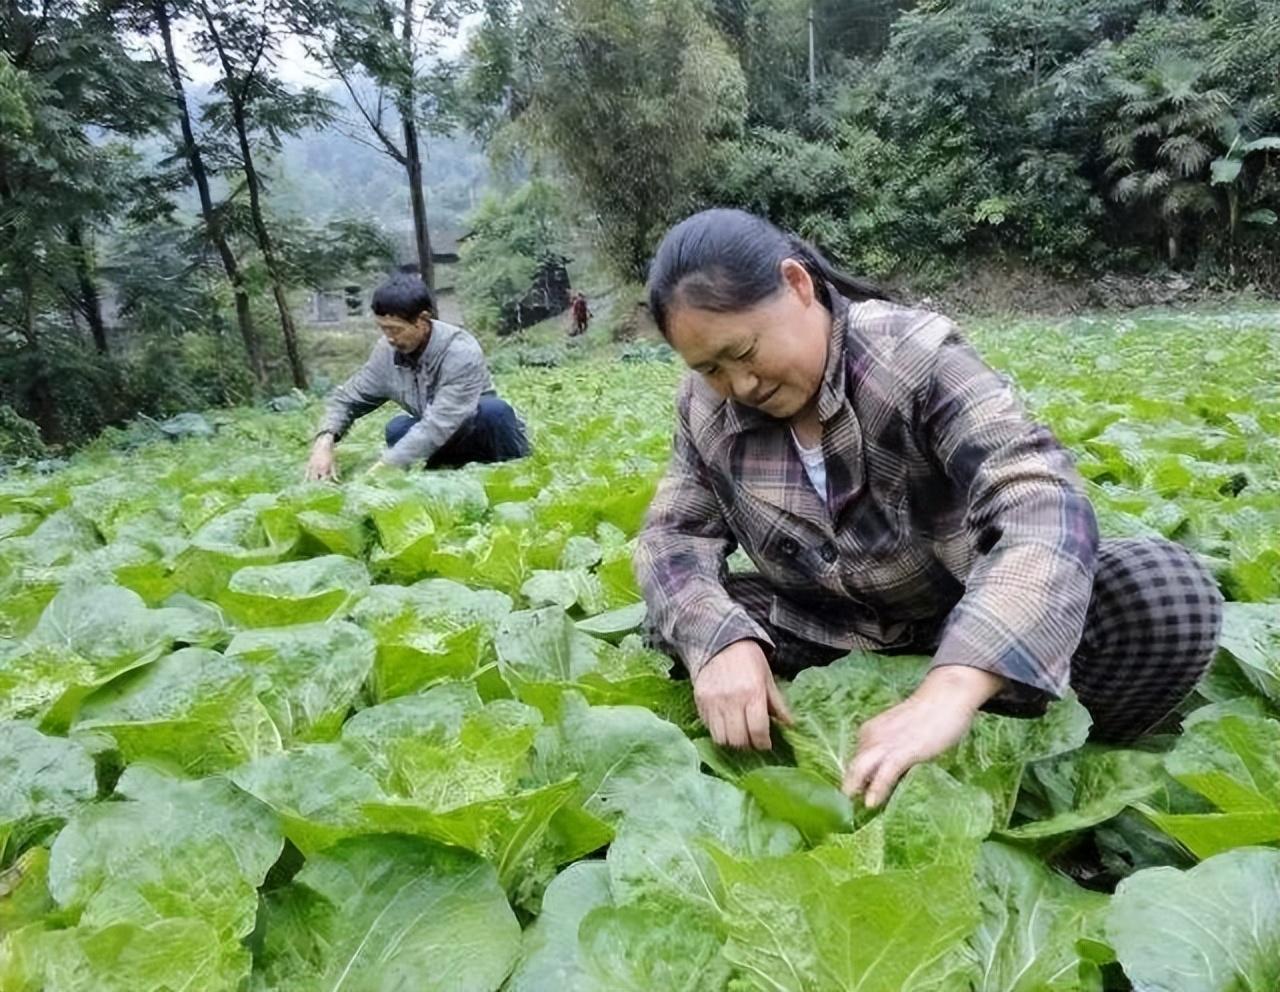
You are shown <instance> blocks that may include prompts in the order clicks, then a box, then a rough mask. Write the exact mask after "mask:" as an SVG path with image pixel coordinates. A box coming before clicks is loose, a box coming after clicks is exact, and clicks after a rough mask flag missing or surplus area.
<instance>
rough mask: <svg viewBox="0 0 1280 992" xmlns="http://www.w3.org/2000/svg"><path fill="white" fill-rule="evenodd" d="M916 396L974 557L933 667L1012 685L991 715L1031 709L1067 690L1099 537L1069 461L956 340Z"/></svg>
mask: <svg viewBox="0 0 1280 992" xmlns="http://www.w3.org/2000/svg"><path fill="white" fill-rule="evenodd" d="M927 379H928V381H927V383H926V384H925V385H924V387H923V388H922V391H921V395H920V396H919V404H918V406H917V411H918V416H919V418H920V420H919V425H918V426H919V428H920V430H921V433H922V435H923V438H924V439H925V443H926V444H927V445H928V446H929V449H930V451H931V452H932V454H933V457H934V458H935V459H936V460H937V462H938V463H939V465H940V466H941V468H942V470H943V471H944V472H945V474H946V476H947V477H948V479H950V481H951V482H952V484H953V485H955V486H957V487H959V489H960V491H961V492H964V493H967V511H966V515H965V527H966V529H967V531H968V532H969V534H970V537H971V540H972V541H973V544H974V546H975V548H976V549H977V552H978V556H977V559H976V561H975V563H974V565H973V567H972V570H971V571H970V573H969V575H968V578H967V579H966V583H965V592H964V595H963V596H962V597H961V599H960V601H959V603H958V604H957V605H956V606H955V608H954V609H953V610H952V612H951V614H950V615H949V616H948V618H947V621H946V625H945V627H944V630H943V633H942V638H941V641H940V643H939V646H938V649H937V651H936V653H935V655H934V662H933V663H934V665H935V666H940V665H969V666H972V667H975V668H980V669H983V670H985V671H988V672H992V673H994V674H997V675H1000V676H1003V677H1004V678H1005V679H1006V680H1007V682H1006V685H1005V687H1004V688H1003V689H1002V690H1001V692H1000V693H999V694H998V695H997V696H996V697H994V698H993V699H992V700H991V704H990V705H989V706H988V708H990V709H993V710H997V711H1000V710H1006V711H1010V712H1021V711H1027V710H1036V709H1039V708H1041V707H1043V705H1044V704H1045V703H1046V702H1047V701H1048V700H1050V699H1055V698H1058V697H1060V696H1061V695H1062V693H1063V691H1064V690H1065V689H1066V687H1067V685H1068V677H1069V674H1070V662H1071V656H1072V654H1073V653H1074V651H1075V649H1076V646H1077V644H1078V643H1079V640H1080V637H1081V634H1082V632H1083V629H1084V622H1085V614H1086V611H1087V610H1088V606H1089V599H1090V595H1091V593H1092V588H1093V572H1094V562H1095V557H1096V554H1097V547H1098V527H1097V521H1096V518H1095V516H1094V512H1093V507H1092V506H1091V505H1090V504H1089V500H1088V498H1087V497H1086V496H1085V493H1084V487H1083V484H1082V483H1081V481H1080V477H1079V475H1078V474H1077V472H1076V470H1075V466H1074V464H1073V462H1072V459H1071V456H1070V455H1069V454H1068V452H1067V451H1066V450H1065V449H1064V448H1063V447H1062V445H1061V444H1060V443H1059V442H1058V441H1057V439H1056V438H1054V436H1053V435H1052V434H1051V433H1050V432H1049V431H1048V430H1047V429H1046V428H1044V427H1041V426H1039V425H1037V424H1035V423H1033V422H1032V421H1031V420H1029V419H1028V418H1027V416H1026V415H1025V413H1024V411H1023V409H1022V406H1021V404H1020V403H1019V401H1018V399H1017V397H1016V396H1015V395H1014V392H1013V389H1012V388H1011V386H1010V384H1009V383H1008V382H1007V381H1006V380H1005V379H1004V378H1002V377H1001V376H999V375H997V374H996V373H995V372H993V371H992V370H991V369H990V368H989V367H988V366H987V365H986V364H985V363H984V362H983V361H982V359H981V358H979V357H978V355H977V354H976V353H975V352H974V351H973V349H971V348H970V347H969V346H968V345H967V344H966V343H965V342H964V341H963V340H962V339H961V338H960V336H959V335H958V334H957V333H955V331H954V328H953V329H952V331H951V333H950V334H948V336H947V337H946V338H945V339H944V340H943V341H942V343H941V345H940V347H939V348H938V349H937V351H936V353H935V361H934V363H933V366H932V369H931V374H930V375H929V376H928V377H927Z"/></svg>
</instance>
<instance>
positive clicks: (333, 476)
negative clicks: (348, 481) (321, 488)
mask: <svg viewBox="0 0 1280 992" xmlns="http://www.w3.org/2000/svg"><path fill="white" fill-rule="evenodd" d="M305 478H306V480H307V481H308V482H337V481H338V466H337V464H336V463H335V462H334V459H333V435H332V434H321V435H320V436H319V437H318V438H316V442H315V444H313V445H312V446H311V458H310V459H309V460H308V461H307V471H306V475H305Z"/></svg>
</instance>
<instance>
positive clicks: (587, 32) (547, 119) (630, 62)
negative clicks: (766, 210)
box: [510, 0, 746, 279]
mask: <svg viewBox="0 0 1280 992" xmlns="http://www.w3.org/2000/svg"><path fill="white" fill-rule="evenodd" d="M514 30H515V33H516V37H517V39H518V42H517V45H518V47H519V50H520V53H521V60H522V61H521V65H520V66H519V67H518V70H517V71H515V72H514V73H513V77H512V79H511V82H510V85H511V86H512V88H513V89H514V90H515V91H516V93H517V94H518V97H517V99H518V100H519V102H520V104H521V111H522V113H521V116H520V118H519V119H520V122H521V125H522V127H525V128H527V133H528V134H529V135H530V136H531V138H532V139H533V140H534V141H536V142H537V143H538V144H539V145H540V146H542V147H545V148H547V149H548V150H550V151H552V152H553V153H554V154H555V155H556V156H557V158H558V159H559V161H560V163H561V164H562V166H563V168H564V170H565V171H566V172H567V174H568V175H569V176H571V177H572V179H573V180H574V183H575V185H576V189H577V190H578V191H580V194H581V196H582V197H583V199H584V201H585V203H586V205H587V206H588V207H589V208H590V209H591V211H592V212H593V213H594V214H595V215H596V216H597V217H598V218H599V220H600V227H599V232H600V239H601V244H602V246H603V247H604V249H605V251H606V252H607V254H608V255H609V257H610V259H611V260H612V262H613V264H614V266H615V267H616V268H617V270H618V271H619V272H620V273H622V274H624V275H626V276H629V277H630V278H633V279H643V278H644V275H645V268H646V265H647V262H648V258H649V254H650V252H651V251H652V249H653V247H654V245H655V244H656V242H657V239H658V237H659V236H660V235H661V233H662V230H663V229H664V228H665V226H666V225H667V224H668V223H669V222H670V221H671V220H673V219H675V218H676V217H677V216H678V215H679V213H681V212H682V211H681V207H682V206H683V205H684V203H685V202H686V197H687V193H688V192H689V191H690V190H691V184H692V182H693V180H694V177H695V173H696V171H697V170H698V169H700V168H701V167H702V165H703V161H702V160H703V157H704V155H705V153H706V150H707V148H708V143H709V142H710V141H712V140H713V139H715V138H717V137H721V136H724V135H728V134H733V133H735V132H736V131H737V130H738V129H739V127H740V126H741V122H742V119H743V114H744V112H745V109H746V108H745V85H744V81H743V77H742V71H741V68H740V66H739V64H738V61H737V59H736V58H734V57H733V55H732V54H731V52H730V51H729V48H728V46H727V45H726V44H725V42H724V41H723V40H722V38H721V36H720V35H719V33H718V32H717V31H716V29H715V27H714V26H713V25H712V24H711V23H710V21H709V20H708V19H707V17H706V14H705V11H704V9H703V8H702V6H701V5H700V4H697V3H693V2H690V0H662V2H657V3H650V2H646V0H633V2H627V3H611V2H605V0H579V2H575V3H572V4H568V5H561V4H553V3H544V2H542V0H536V2H530V3H526V4H524V5H523V7H522V10H521V13H520V15H519V19H518V21H517V23H516V24H515V25H514Z"/></svg>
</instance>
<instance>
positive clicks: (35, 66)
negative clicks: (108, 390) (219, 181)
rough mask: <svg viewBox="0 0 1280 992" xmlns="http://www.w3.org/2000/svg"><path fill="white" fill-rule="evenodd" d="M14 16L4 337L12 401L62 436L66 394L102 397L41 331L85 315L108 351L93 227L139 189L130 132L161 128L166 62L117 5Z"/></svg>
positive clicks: (2, 161) (1, 225)
mask: <svg viewBox="0 0 1280 992" xmlns="http://www.w3.org/2000/svg"><path fill="white" fill-rule="evenodd" d="M5 14H6V16H5V17H3V18H0V94H2V95H0V125H2V126H0V274H2V276H3V278H2V280H0V318H2V319H0V324H2V325H3V326H4V327H6V328H14V329H15V330H16V335H14V336H12V337H11V336H9V335H7V334H6V335H4V337H6V338H8V340H7V341H6V342H5V343H6V344H7V345H9V346H10V348H13V349H15V350H14V351H12V352H11V353H10V355H9V356H8V357H9V358H11V360H12V361H13V362H14V363H15V365H14V368H19V369H21V370H22V372H21V374H20V375H15V376H14V377H13V380H12V381H14V382H15V383H20V386H17V387H14V388H15V389H18V390H20V392H21V393H22V395H21V396H15V397H14V399H15V406H16V407H18V408H19V412H27V411H29V412H30V415H32V416H34V418H35V419H36V421H37V422H38V423H39V425H40V427H41V430H42V431H43V432H44V433H45V436H46V437H47V438H49V439H51V440H55V439H59V438H60V437H61V436H63V435H64V434H65V433H66V429H65V427H66V425H65V421H66V420H67V419H68V418H69V417H71V414H70V413H69V410H68V400H70V401H72V402H79V403H85V404H90V405H92V404H93V402H94V399H95V398H94V397H92V396H85V395H76V386H75V381H74V379H73V377H69V376H64V375H59V374H58V371H57V370H56V369H55V368H54V367H53V365H51V362H52V363H55V364H56V362H57V349H56V348H49V347H46V341H45V340H44V339H45V338H46V337H50V336H52V335H55V334H56V335H60V336H62V337H63V338H64V339H67V338H72V339H73V336H74V335H75V333H76V329H77V327H78V325H79V321H81V320H84V321H85V322H86V323H87V324H88V326H89V331H90V339H91V340H92V342H93V345H94V348H95V350H96V351H97V352H99V353H100V354H101V353H105V352H106V350H107V347H108V342H107V336H106V330H105V326H104V324H103V320H102V315H101V308H100V304H99V298H100V293H99V291H98V287H97V274H96V266H95V261H94V251H93V244H94V232H95V230H96V228H98V227H99V226H102V225H105V224H106V223H108V222H109V221H110V220H111V218H112V217H113V216H114V215H116V214H117V213H119V212H121V211H122V210H123V209H124V208H125V207H127V206H128V205H129V203H130V202H132V200H133V199H134V194H133V192H132V190H133V187H134V185H135V180H136V178H137V173H138V169H137V160H136V157H135V156H134V155H133V154H132V152H131V151H130V149H129V147H128V145H127V143H126V142H127V140H128V139H131V138H136V137H140V136H142V135H145V134H148V133H150V132H152V131H153V130H154V129H155V128H157V127H158V125H159V124H160V122H161V121H162V120H163V118H164V106H163V104H162V103H161V102H160V101H158V100H156V98H155V94H156V92H157V86H156V84H157V82H158V79H159V77H158V72H159V67H158V66H156V65H155V64H153V63H150V62H146V61H135V60H134V59H133V58H132V57H131V56H130V54H129V52H128V51H127V49H126V48H125V46H124V44H123V43H122V41H121V38H120V35H119V32H118V30H117V27H116V24H115V23H114V21H113V19H112V17H111V16H110V14H109V12H107V11H105V10H103V9H101V8H97V7H91V8H83V7H82V5H80V4H78V3H74V2H71V0H47V2H44V3H42V4H41V6H40V8H39V9H38V10H36V9H34V8H32V7H29V6H28V5H27V4H26V3H23V2H19V0H9V2H8V4H7V10H6V11H5ZM75 347H76V345H75V344H74V343H73V344H72V348H75ZM72 360H73V356H70V355H68V357H67V361H68V362H70V361H72ZM74 360H75V361H76V362H78V363H79V357H78V356H74ZM90 365H92V363H87V364H86V363H79V364H78V365H77V368H80V367H83V368H86V369H87V368H89V366H90ZM94 374H95V375H96V373H94ZM99 412H100V411H99ZM95 415H98V413H95ZM71 419H74V417H71Z"/></svg>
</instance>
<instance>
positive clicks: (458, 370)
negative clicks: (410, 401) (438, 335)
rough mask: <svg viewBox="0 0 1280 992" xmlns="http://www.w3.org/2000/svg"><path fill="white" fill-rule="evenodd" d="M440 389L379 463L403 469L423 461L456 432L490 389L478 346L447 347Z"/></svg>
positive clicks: (459, 344)
mask: <svg viewBox="0 0 1280 992" xmlns="http://www.w3.org/2000/svg"><path fill="white" fill-rule="evenodd" d="M438 381H439V387H438V388H437V389H436V392H435V395H434V396H432V398H431V406H430V407H429V408H428V409H427V411H426V413H425V415H424V416H423V417H422V419H421V420H419V421H418V422H417V423H416V424H414V425H413V426H412V427H411V428H409V430H408V432H407V433H406V434H405V435H404V437H402V438H401V439H400V440H399V441H397V442H396V444H395V445H394V446H393V447H391V448H388V449H387V451H386V453H385V454H383V456H382V460H383V461H384V462H386V463H387V464H388V465H398V466H400V467H402V468H403V467H406V466H409V465H416V464H421V463H422V462H425V461H426V460H427V459H428V458H430V457H431V456H432V455H434V454H435V453H436V452H437V451H438V450H439V449H440V448H441V447H442V446H443V445H444V443H445V442H446V441H448V440H449V438H451V437H453V435H454V434H456V433H457V431H458V428H459V427H461V426H462V425H463V424H464V423H466V421H467V420H468V418H470V417H471V416H472V415H473V414H474V413H475V412H476V408H477V407H478V406H479V404H480V397H481V395H482V394H483V393H484V391H485V390H486V389H487V388H489V381H490V380H489V372H488V367H487V366H486V365H485V361H484V353H483V352H482V351H481V350H480V348H479V346H478V345H474V344H472V343H471V342H469V341H468V342H464V341H459V342H457V343H455V344H454V345H453V346H452V347H450V349H449V351H448V353H447V354H446V355H445V356H444V359H443V361H442V365H441V367H440V376H439V380H438Z"/></svg>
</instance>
